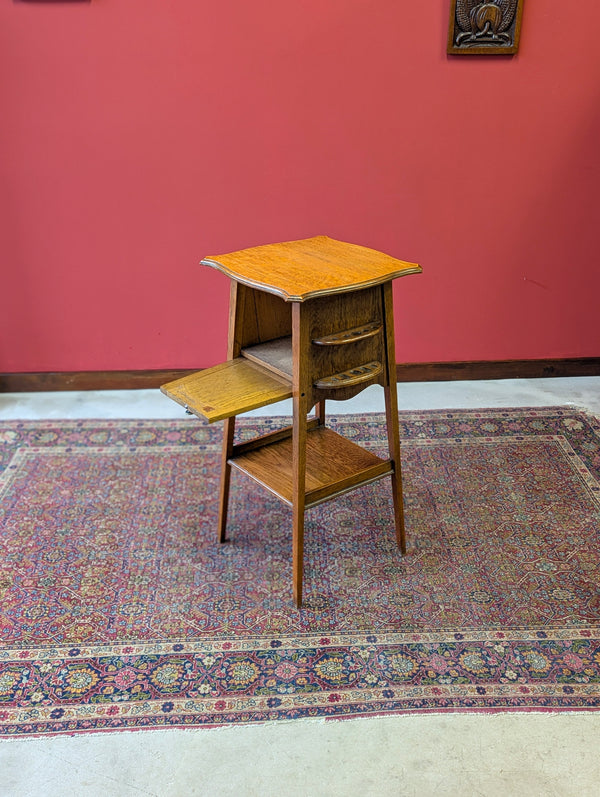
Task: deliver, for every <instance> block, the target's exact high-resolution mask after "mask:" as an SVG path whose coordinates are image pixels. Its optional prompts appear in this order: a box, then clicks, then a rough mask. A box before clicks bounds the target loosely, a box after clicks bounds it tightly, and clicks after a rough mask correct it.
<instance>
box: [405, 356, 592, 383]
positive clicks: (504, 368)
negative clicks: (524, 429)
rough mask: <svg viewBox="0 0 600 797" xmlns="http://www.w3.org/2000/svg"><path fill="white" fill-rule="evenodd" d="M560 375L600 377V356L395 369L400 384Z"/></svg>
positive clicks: (475, 361)
mask: <svg viewBox="0 0 600 797" xmlns="http://www.w3.org/2000/svg"><path fill="white" fill-rule="evenodd" d="M559 376H600V357H569V358H564V359H554V360H549V359H547V360H474V361H468V362H447V363H406V364H400V365H397V366H396V378H397V380H398V382H455V381H462V380H471V379H542V378H548V377H559Z"/></svg>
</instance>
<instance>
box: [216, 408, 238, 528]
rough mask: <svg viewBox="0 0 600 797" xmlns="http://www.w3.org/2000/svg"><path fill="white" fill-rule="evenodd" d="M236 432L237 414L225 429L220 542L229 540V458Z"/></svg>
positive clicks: (220, 504) (222, 458)
mask: <svg viewBox="0 0 600 797" xmlns="http://www.w3.org/2000/svg"><path fill="white" fill-rule="evenodd" d="M234 433H235V416H234V417H232V418H227V420H226V421H225V428H224V431H223V450H222V454H221V489H220V497H219V542H227V509H228V505H229V485H230V483H231V465H230V464H229V458H230V457H231V454H232V453H233V436H234Z"/></svg>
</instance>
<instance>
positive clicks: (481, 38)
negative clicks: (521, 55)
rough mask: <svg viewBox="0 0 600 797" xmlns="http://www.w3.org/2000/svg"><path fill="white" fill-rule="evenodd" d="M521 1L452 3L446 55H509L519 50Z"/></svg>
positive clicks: (500, 0)
mask: <svg viewBox="0 0 600 797" xmlns="http://www.w3.org/2000/svg"><path fill="white" fill-rule="evenodd" d="M522 13H523V0H484V2H482V0H452V3H451V7H450V30H449V33H448V53H450V54H451V55H485V54H490V55H512V54H513V53H516V52H517V50H518V49H519V35H520V33H521V15H522Z"/></svg>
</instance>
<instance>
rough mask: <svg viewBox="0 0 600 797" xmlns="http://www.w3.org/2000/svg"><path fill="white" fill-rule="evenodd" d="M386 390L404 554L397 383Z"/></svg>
mask: <svg viewBox="0 0 600 797" xmlns="http://www.w3.org/2000/svg"><path fill="white" fill-rule="evenodd" d="M384 391H385V417H386V423H387V437H388V446H389V451H390V459H392V460H393V463H394V471H393V473H392V496H393V499H394V521H395V525H396V542H397V543H398V548H400V551H401V552H402V554H405V553H406V532H405V529H404V500H403V497H402V465H401V463H400V433H399V429H398V399H397V395H396V385H395V384H394V385H391V386H389V385H388V386H387V387H385V388H384Z"/></svg>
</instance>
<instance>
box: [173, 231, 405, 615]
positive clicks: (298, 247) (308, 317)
mask: <svg viewBox="0 0 600 797" xmlns="http://www.w3.org/2000/svg"><path fill="white" fill-rule="evenodd" d="M202 263H203V264H204V265H207V266H211V267H213V268H216V269H218V270H219V271H222V272H223V273H224V274H226V275H227V276H228V277H230V278H231V301H230V313H229V345H228V359H227V361H226V362H224V363H222V364H220V365H217V366H215V367H214V368H208V369H206V370H204V371H200V372H198V373H196V374H192V375H191V376H187V377H184V378H182V379H178V380H176V381H174V382H170V383H169V384H167V385H164V386H163V387H162V388H161V390H162V391H163V393H165V394H166V395H167V396H169V397H170V398H172V399H174V400H175V401H176V402H178V403H179V404H181V405H183V407H185V409H186V410H188V411H190V412H192V413H194V414H197V415H202V416H204V417H205V418H207V419H208V421H209V422H213V421H218V420H223V419H224V420H225V429H224V440H223V455H222V472H221V495H220V514H219V540H220V542H224V541H225V539H226V537H225V530H226V524H227V506H228V498H229V485H230V477H231V468H232V467H235V468H238V469H239V470H240V471H242V472H243V473H246V474H247V475H248V476H250V478H251V479H253V480H254V481H255V482H256V483H258V484H260V485H261V486H263V487H265V488H266V489H267V490H270V491H271V492H272V493H273V494H274V495H276V496H277V497H278V498H279V499H280V500H281V501H283V502H284V503H286V504H288V505H289V506H290V507H291V508H292V550H293V587H294V600H295V602H296V605H297V606H298V607H299V606H301V604H302V574H303V539H304V513H305V510H306V509H308V508H309V507H312V506H315V505H317V504H319V503H321V502H323V501H327V500H328V499H330V498H333V497H335V496H338V495H341V494H342V493H345V492H347V491H349V490H352V489H354V488H355V487H358V486H360V485H363V484H367V483H369V482H373V481H375V480H377V479H380V478H382V477H384V476H390V477H391V481H392V493H393V498H394V515H395V526H396V539H397V543H398V547H399V548H400V550H401V551H402V553H405V550H406V543H405V534H404V516H403V506H402V478H401V468H400V437H399V430H398V407H397V397H396V359H395V354H394V318H393V307H392V280H394V279H395V278H397V277H402V276H405V275H407V274H417V273H420V271H421V267H420V266H418V265H416V264H414V263H405V262H403V261H401V260H396V259H395V258H392V257H389V256H388V255H385V254H382V253H381V252H377V251H375V250H373V249H367V248H365V247H362V246H357V245H355V244H348V243H343V242H341V241H336V240H333V239H331V238H327V237H325V236H320V237H317V238H308V239H305V240H301V241H290V242H287V243H278V244H269V245H266V246H258V247H254V248H252V249H245V250H242V251H240V252H233V253H230V254H226V255H219V256H215V257H207V258H205V259H204V260H203V261H202ZM373 384H379V385H382V387H383V389H384V394H385V411H386V421H387V437H388V446H389V457H388V458H386V459H382V458H380V457H378V456H375V455H374V454H372V453H370V452H368V451H365V450H364V449H363V448H361V447H360V446H358V445H356V444H355V443H352V442H351V441H349V440H347V439H346V438H344V437H342V436H340V435H338V434H336V433H335V432H333V431H332V430H331V429H328V428H327V427H326V425H325V402H326V400H327V399H336V400H338V401H340V400H346V399H348V398H351V397H352V396H354V395H356V394H357V393H359V392H360V391H361V390H363V389H364V388H365V387H368V386H369V385H373ZM290 397H292V399H293V424H292V426H290V427H288V428H286V429H282V430H280V431H276V432H272V433H270V434H267V435H264V436H261V437H258V438H256V439H254V440H251V441H249V442H244V443H238V444H236V443H234V430H235V418H236V416H237V415H239V414H241V413H243V412H247V411H248V410H251V409H256V408H257V407H262V406H265V405H268V404H272V403H274V402H277V401H281V400H282V399H286V398H290ZM313 407H316V412H315V417H314V418H310V419H307V416H308V414H309V412H310V411H311V410H312V408H313Z"/></svg>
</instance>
